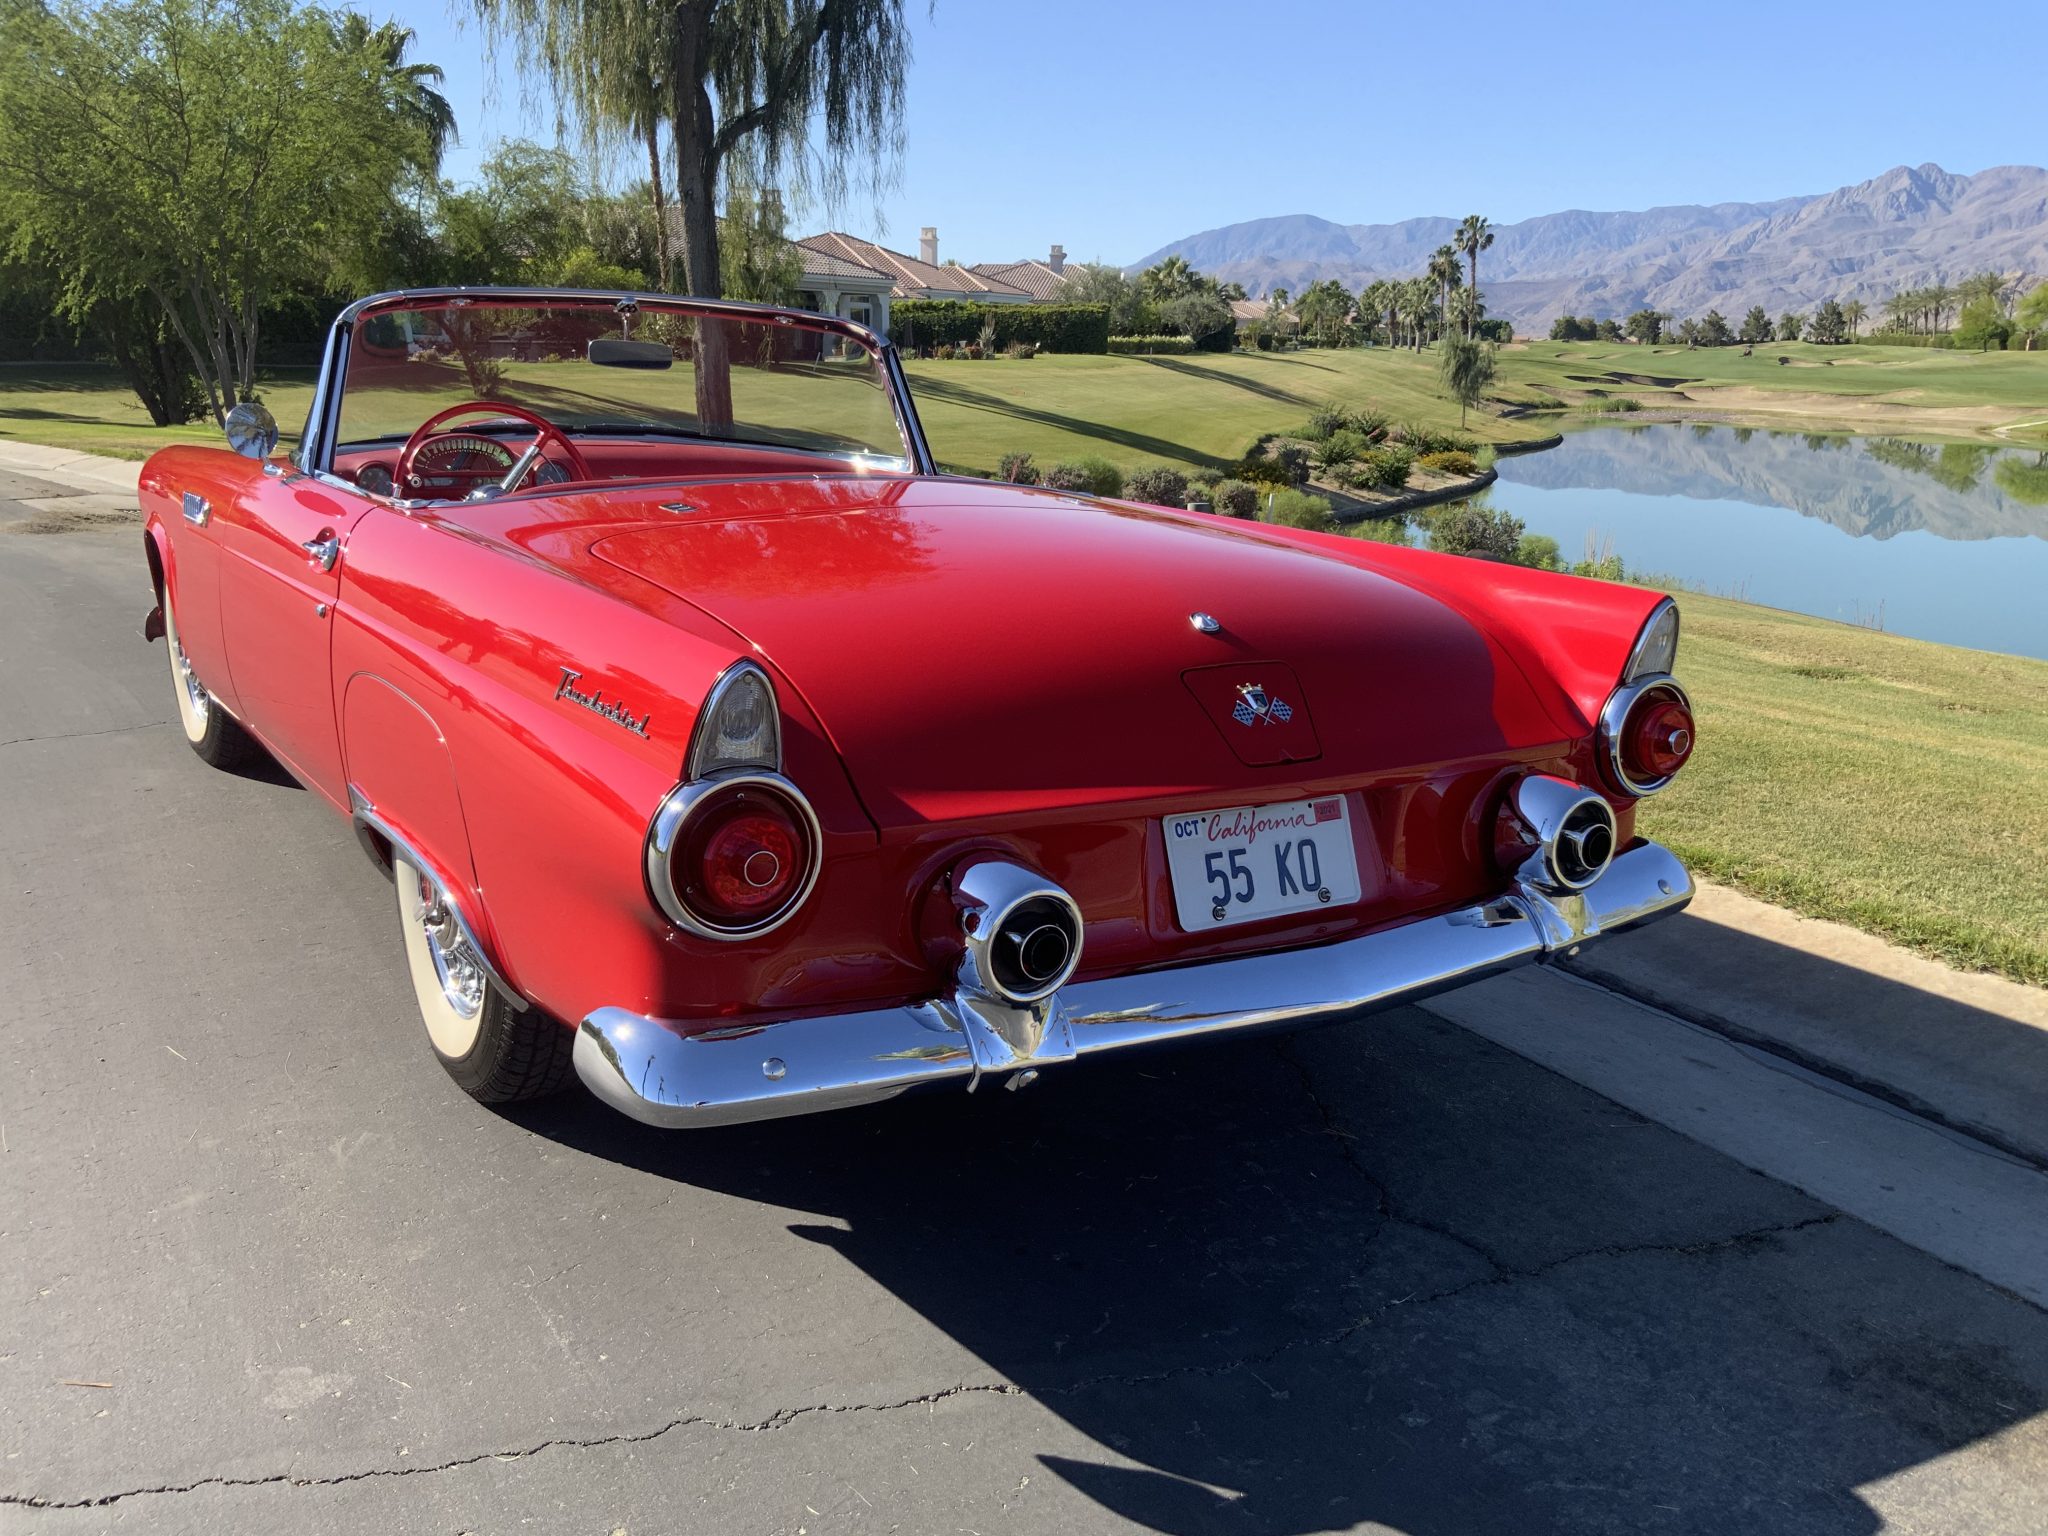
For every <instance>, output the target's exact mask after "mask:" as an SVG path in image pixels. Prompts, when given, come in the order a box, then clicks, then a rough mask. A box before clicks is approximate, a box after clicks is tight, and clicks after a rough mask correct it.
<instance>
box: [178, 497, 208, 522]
mask: <svg viewBox="0 0 2048 1536" xmlns="http://www.w3.org/2000/svg"><path fill="white" fill-rule="evenodd" d="M179 508H180V510H181V511H183V512H184V514H185V521H186V522H188V523H190V524H191V525H192V526H193V527H194V528H204V527H205V526H206V525H207V524H208V523H210V522H212V521H213V504H212V503H211V502H209V501H208V500H207V499H206V498H205V497H204V496H202V495H200V494H199V493H198V492H197V491H187V492H185V494H184V496H183V497H182V498H181V499H180V502H179Z"/></svg>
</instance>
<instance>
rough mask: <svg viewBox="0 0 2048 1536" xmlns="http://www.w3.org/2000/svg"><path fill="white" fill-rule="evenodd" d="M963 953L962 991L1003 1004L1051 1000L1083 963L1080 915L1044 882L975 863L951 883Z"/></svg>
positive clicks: (1018, 868) (1020, 870)
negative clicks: (967, 989) (963, 988)
mask: <svg viewBox="0 0 2048 1536" xmlns="http://www.w3.org/2000/svg"><path fill="white" fill-rule="evenodd" d="M953 904H954V906H955V907H956V908H957V909H958V911H959V914H960V932H961V936H962V937H963V939H964V940H965V941H966V946H967V953H966V956H965V957H964V959H963V960H962V962H961V972H960V983H961V985H962V986H963V987H966V988H969V989H970V990H972V991H974V992H978V993H980V994H981V995H982V996H984V997H991V998H995V999H997V1000H999V1001H1001V1002H1005V1003H1036V1002H1042V1001H1043V1000H1044V999H1046V998H1048V997H1050V996H1052V994H1053V993H1055V992H1057V991H1058V990H1059V989H1060V988H1061V987H1063V986H1065V985H1066V984H1067V980H1068V978H1069V977H1071V976H1072V975H1073V974H1074V968H1075V967H1076V966H1078V965H1079V964H1080V963H1081V909H1080V907H1078V906H1077V905H1075V902H1074V898H1073V897H1071V896H1069V895H1068V894H1067V893H1066V892H1065V891H1063V890H1061V889H1060V887H1059V886H1057V885H1055V884H1053V882H1052V881H1050V880H1048V879H1046V878H1045V876H1043V875H1039V874H1034V873H1032V872H1031V871H1030V870H1028V869H1025V868H1024V867H1023V866H1022V865H1019V864H1012V863H1010V862H1009V861H1008V860H1007V859H980V860H976V861H975V862H973V863H971V864H968V865H966V866H964V867H963V868H961V869H960V870H959V871H957V872H956V873H955V874H954V876H953Z"/></svg>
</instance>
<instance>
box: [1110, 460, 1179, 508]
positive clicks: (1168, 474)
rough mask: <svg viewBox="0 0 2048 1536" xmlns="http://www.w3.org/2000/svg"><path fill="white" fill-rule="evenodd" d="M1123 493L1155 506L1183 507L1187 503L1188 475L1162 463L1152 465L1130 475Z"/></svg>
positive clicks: (1134, 499)
mask: <svg viewBox="0 0 2048 1536" xmlns="http://www.w3.org/2000/svg"><path fill="white" fill-rule="evenodd" d="M1124 495H1126V496H1128V497H1129V498H1130V499H1131V500H1132V501H1143V502H1149V503H1150V504H1151V505H1153V506H1155V507H1184V506H1186V505H1187V504H1188V477H1187V476H1186V475H1184V474H1182V473H1181V472H1180V471H1179V470H1177V469H1168V468H1167V467H1166V466H1165V465H1164V464H1158V465H1154V466H1153V467H1152V468H1150V469H1141V470H1139V471H1138V472H1137V473H1136V474H1135V475H1133V476H1131V478H1130V480H1129V482H1128V483H1127V484H1126V485H1125V486H1124Z"/></svg>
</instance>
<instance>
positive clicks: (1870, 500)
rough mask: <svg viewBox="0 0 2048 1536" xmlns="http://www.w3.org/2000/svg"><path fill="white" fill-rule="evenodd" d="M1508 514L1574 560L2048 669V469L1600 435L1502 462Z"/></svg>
mask: <svg viewBox="0 0 2048 1536" xmlns="http://www.w3.org/2000/svg"><path fill="white" fill-rule="evenodd" d="M1495 500H1496V501H1498V502H1499V503H1501V504H1502V505H1504V506H1505V507H1506V508H1507V509H1508V510H1509V511H1511V512H1513V513H1514V514H1515V516H1517V517H1519V518H1521V519H1523V521H1524V522H1525V523H1526V524H1527V526H1528V528H1529V531H1530V532H1532V533H1541V534H1547V535H1549V536H1550V537H1552V538H1555V539H1557V540H1558V542H1559V543H1560V545H1561V546H1562V547H1563V549H1564V552H1565V553H1566V555H1567V556H1573V555H1575V553H1576V551H1577V550H1578V549H1579V548H1580V546H1581V545H1582V544H1584V543H1586V542H1587V541H1588V540H1589V539H1592V540H1597V541H1599V542H1603V543H1611V544H1612V545H1613V547H1614V548H1615V549H1617V550H1618V551H1619V552H1620V553H1621V555H1622V557H1623V558H1624V559H1625V560H1626V561H1627V563H1628V566H1629V567H1630V569H1632V570H1638V571H1660V572H1664V573H1667V574H1669V575H1672V576H1676V577H1679V578H1682V579H1684V580H1686V581H1688V582H1693V583H1698V584H1701V585H1703V586H1705V587H1706V588H1708V589H1709V590H1714V591H1726V592H1730V593H1733V594H1735V595H1740V596H1745V597H1748V598H1749V599H1751V600H1752V601H1755V602H1761V603H1768V604H1771V605H1773V606H1775V607H1782V608H1791V609H1795V610H1798V611H1800V612H1804V613H1813V614H1818V615H1820V616H1822V617H1826V618H1839V619H1848V620H1851V621H1856V622H1864V623H1871V622H1875V621H1876V620H1877V618H1878V616H1879V615H1880V614H1881V615H1882V621H1883V625H1884V627H1885V628H1887V629H1890V630H1894V631H1896V632H1898V633H1901V634H1908V635H1915V636H1918V637H1920V638H1923V639H1929V640H1940V641H1945V642H1948V643H1950V644H1956V645H1967V646H1974V647H1978V648H1982V649H1989V650H2001V651H2014V652H2018V653H2021V654H2024V655H2032V656H2044V657H2048V600H2044V598H2043V593H2044V591H2048V453H2041V452H2037V451H2033V450H2015V449H2005V448H1996V447H1992V446H1989V445H1984V444H1975V443H1948V444H1932V443H1919V442H1911V441H1908V440H1905V439H1902V438H1892V437H1872V438H1862V437H1850V436H1844V435H1839V434H1822V433H1795V432H1781V431H1771V430H1761V429H1754V428H1748V427H1722V426H1710V425H1704V424H1694V425H1690V426H1679V425H1670V424H1654V425H1629V426H1600V427H1594V428H1589V429H1587V430H1585V431H1582V432H1576V433H1573V434H1571V435H1569V436H1568V437H1567V438H1566V440H1565V442H1564V445H1563V446H1562V447H1559V448H1556V449H1553V450H1551V451H1550V452H1547V453H1538V454H1530V455H1527V456H1524V457H1519V458H1510V459H1503V460H1502V461H1501V465H1500V488H1499V489H1498V490H1497V491H1496V493H1495ZM1794 514H1796V515H1794Z"/></svg>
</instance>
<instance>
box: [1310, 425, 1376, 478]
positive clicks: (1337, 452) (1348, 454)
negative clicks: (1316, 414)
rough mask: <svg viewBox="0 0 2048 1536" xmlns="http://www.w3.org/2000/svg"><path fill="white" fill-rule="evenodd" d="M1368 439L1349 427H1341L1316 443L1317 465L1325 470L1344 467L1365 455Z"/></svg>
mask: <svg viewBox="0 0 2048 1536" xmlns="http://www.w3.org/2000/svg"><path fill="white" fill-rule="evenodd" d="M1365 451H1366V441H1365V439H1364V437H1362V436H1361V435H1360V434H1358V433H1357V432H1354V431H1352V430H1351V428H1349V427H1339V428H1338V429H1337V430H1336V431H1334V432H1332V433H1330V434H1329V436H1327V437H1325V438H1324V439H1323V440H1322V441H1321V442H1319V443H1317V444H1316V450H1315V458H1316V466H1317V467H1318V468H1319V469H1322V470H1323V471H1325V472H1328V471H1330V470H1335V469H1342V468H1343V467H1344V466H1345V465H1347V464H1351V463H1354V462H1356V461H1357V460H1358V459H1361V458H1363V457H1364V456H1365Z"/></svg>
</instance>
